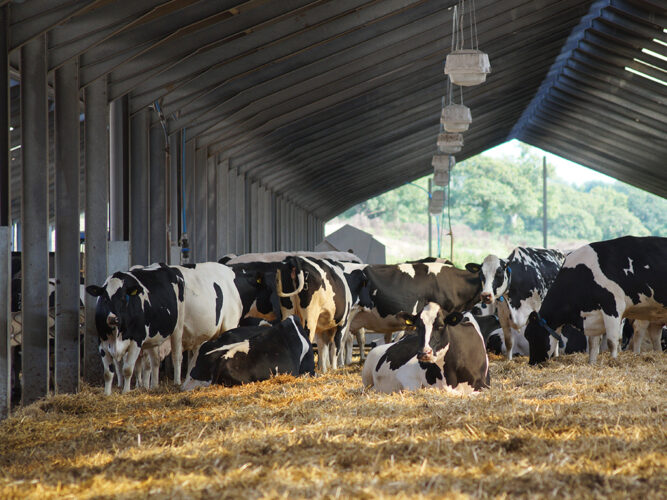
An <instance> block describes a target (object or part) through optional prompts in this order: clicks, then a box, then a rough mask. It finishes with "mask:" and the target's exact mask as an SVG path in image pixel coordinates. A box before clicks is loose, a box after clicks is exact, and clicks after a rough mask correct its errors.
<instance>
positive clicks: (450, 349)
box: [362, 302, 490, 392]
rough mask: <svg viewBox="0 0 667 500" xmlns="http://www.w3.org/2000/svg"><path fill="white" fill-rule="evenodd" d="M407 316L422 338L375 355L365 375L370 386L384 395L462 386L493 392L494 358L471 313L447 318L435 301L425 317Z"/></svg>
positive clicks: (412, 338)
mask: <svg viewBox="0 0 667 500" xmlns="http://www.w3.org/2000/svg"><path fill="white" fill-rule="evenodd" d="M401 315H402V316H403V317H404V318H405V320H406V321H407V322H408V323H409V324H414V325H415V326H416V329H417V335H412V336H407V337H405V338H403V339H402V340H400V341H399V342H394V343H391V344H385V345H381V346H378V347H376V348H374V349H373V350H371V352H370V353H369V354H368V358H367V359H366V363H365V364H364V368H363V370H362V382H363V383H364V386H366V387H373V388H374V389H375V390H377V391H380V392H394V391H400V390H416V389H419V388H421V387H434V388H443V387H445V386H449V387H451V388H454V389H455V388H457V387H458V386H459V385H461V384H468V385H469V386H470V387H471V388H472V389H473V390H480V389H482V388H485V387H488V385H489V382H490V378H489V359H488V356H487V355H486V350H485V347H484V340H483V339H482V335H481V333H480V331H479V327H478V326H477V323H476V322H475V319H474V318H473V316H472V315H471V314H469V313H466V314H463V313H460V312H455V313H450V314H448V315H445V313H444V311H443V310H442V308H441V307H440V306H439V305H438V304H435V303H433V302H430V303H428V304H427V305H426V306H425V307H424V309H423V310H422V311H421V313H420V314H419V315H411V314H406V313H402V314H401Z"/></svg>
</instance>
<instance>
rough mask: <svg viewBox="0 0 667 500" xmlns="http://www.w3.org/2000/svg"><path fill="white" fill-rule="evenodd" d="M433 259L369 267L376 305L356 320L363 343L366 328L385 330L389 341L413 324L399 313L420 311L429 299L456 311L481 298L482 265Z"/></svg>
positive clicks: (466, 307) (366, 271)
mask: <svg viewBox="0 0 667 500" xmlns="http://www.w3.org/2000/svg"><path fill="white" fill-rule="evenodd" d="M430 260H431V259H422V261H416V262H414V263H402V264H382V265H368V266H366V267H365V273H366V277H367V278H368V282H369V292H370V297H371V301H372V302H373V307H372V308H371V309H370V310H368V311H364V312H361V313H359V314H358V315H357V316H356V317H355V318H354V320H353V322H352V331H353V332H354V333H356V334H357V341H358V342H359V345H363V344H364V339H363V335H361V334H363V330H362V331H360V329H362V328H363V329H368V330H370V331H373V332H378V333H384V334H385V342H389V341H390V340H391V339H390V338H387V337H388V336H389V335H390V334H391V333H393V332H396V331H400V330H405V329H406V328H408V329H409V328H410V325H406V324H405V321H404V320H403V319H402V317H398V316H397V315H398V314H399V313H401V312H408V313H411V314H416V313H417V311H420V310H421V309H422V308H423V307H424V306H425V305H426V304H427V303H428V302H435V303H436V304H440V306H441V307H442V308H443V309H444V310H445V311H447V312H454V311H464V310H469V309H471V308H472V307H473V305H475V303H477V302H478V301H479V293H480V291H481V284H480V280H479V270H480V266H479V265H477V264H467V265H466V269H459V268H457V267H454V266H453V265H451V263H449V262H431V261H430Z"/></svg>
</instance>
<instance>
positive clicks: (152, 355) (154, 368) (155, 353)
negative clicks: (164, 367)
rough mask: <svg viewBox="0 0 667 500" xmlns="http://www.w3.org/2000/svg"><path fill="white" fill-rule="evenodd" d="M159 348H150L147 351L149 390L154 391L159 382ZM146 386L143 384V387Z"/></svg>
mask: <svg viewBox="0 0 667 500" xmlns="http://www.w3.org/2000/svg"><path fill="white" fill-rule="evenodd" d="M159 349H160V347H159V346H156V347H151V348H150V349H149V350H148V359H149V360H150V368H151V371H150V378H151V381H150V388H151V389H155V388H156V387H157V386H158V383H159V382H160V352H159ZM145 385H146V382H144V386H145Z"/></svg>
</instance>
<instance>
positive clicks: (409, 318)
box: [396, 311, 417, 326]
mask: <svg viewBox="0 0 667 500" xmlns="http://www.w3.org/2000/svg"><path fill="white" fill-rule="evenodd" d="M396 317H397V318H398V319H399V320H400V321H402V322H403V323H405V324H406V325H410V326H413V325H414V324H415V322H416V321H417V316H415V315H413V314H410V313H407V312H403V311H401V312H400V313H398V314H397V315H396Z"/></svg>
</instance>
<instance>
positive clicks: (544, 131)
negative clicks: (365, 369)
mask: <svg viewBox="0 0 667 500" xmlns="http://www.w3.org/2000/svg"><path fill="white" fill-rule="evenodd" d="M455 15H456V16H461V17H460V18H458V17H457V18H456V19H460V20H461V21H462V22H460V23H456V22H453V21H454V19H455ZM0 34H1V35H0V57H1V58H2V59H0V96H1V97H0V130H2V131H3V132H4V133H2V134H0V415H1V416H2V417H1V418H2V419H5V420H3V421H2V422H0V435H1V436H2V439H1V442H2V444H0V449H1V450H2V453H1V454H0V456H1V457H2V458H0V460H1V461H2V466H3V471H7V472H3V475H2V477H0V492H2V493H1V496H2V497H3V498H14V497H15V498H25V497H28V496H33V497H34V496H38V495H47V496H52V497H55V496H62V495H65V494H67V495H71V496H106V495H109V496H138V495H141V496H148V495H152V496H164V497H173V496H183V497H207V496H221V495H223V494H224V492H225V491H227V492H228V493H227V495H228V496H241V495H243V496H252V497H265V496H269V497H275V496H313V495H316V496H327V497H337V496H341V495H343V496H364V497H369V498H370V497H376V496H378V497H379V496H407V495H415V496H417V495H422V496H439V497H442V496H444V495H451V496H459V495H460V496H491V495H493V496H501V495H510V494H517V495H523V496H528V495H530V494H531V493H534V494H537V495H541V496H548V495H558V494H559V495H572V496H593V495H605V496H608V495H614V494H619V492H627V491H632V492H633V494H635V495H636V496H643V495H648V496H649V497H651V496H654V497H662V496H664V495H665V494H666V493H667V483H666V482H665V479H664V467H665V465H667V452H666V451H665V449H666V446H667V436H666V435H665V431H664V429H665V428H667V426H666V425H665V424H666V423H667V420H666V416H665V412H664V407H665V399H664V391H663V390H662V389H661V388H662V387H664V384H665V373H667V370H666V369H665V359H664V356H660V355H658V354H652V353H650V354H644V355H635V356H634V357H632V359H628V362H627V363H624V362H618V363H617V362H616V361H615V360H613V361H610V362H609V364H608V365H605V366H604V367H601V368H599V369H598V370H597V371H596V370H595V367H588V366H586V365H585V364H584V363H583V358H579V357H577V356H574V357H572V358H570V359H569V360H555V361H550V362H549V363H548V364H547V365H546V367H545V368H543V369H542V370H543V371H540V372H536V370H538V369H536V368H531V367H528V366H527V365H525V364H524V363H522V362H517V363H515V364H507V363H504V362H500V361H498V363H495V364H494V365H493V366H492V376H494V377H495V378H496V380H497V383H496V384H495V385H494V386H492V388H491V389H490V390H489V391H488V392H486V393H484V394H482V395H480V396H479V397H477V398H469V399H465V398H461V397H459V396H457V395H450V394H432V393H427V394H423V393H422V392H423V391H422V392H418V393H416V394H410V395H405V394H399V395H386V396H385V395H383V396H379V395H374V394H369V393H367V392H366V391H364V389H363V388H362V387H361V385H360V383H359V370H358V367H357V368H356V369H355V368H354V367H347V368H345V369H344V370H341V371H340V372H335V373H332V374H327V375H326V376H323V377H318V378H315V379H312V380H308V379H298V380H297V379H291V378H289V377H287V376H281V377H277V378H276V379H275V381H270V382H269V383H268V384H265V385H262V384H250V385H248V386H243V387H241V388H238V389H233V390H225V389H215V390H213V389H212V390H211V391H210V392H197V393H195V394H194V395H189V396H184V395H181V394H180V393H178V392H177V391H176V390H175V389H173V388H172V387H167V386H163V385H161V386H160V388H159V389H158V390H156V391H152V392H149V391H143V392H142V391H138V392H136V393H134V392H133V393H131V394H126V395H122V396H121V395H120V394H114V395H113V396H111V397H110V398H108V399H103V398H102V397H101V381H102V363H101V361H100V356H99V351H98V334H97V330H96V327H95V320H94V317H95V299H94V298H93V297H91V296H86V297H85V299H84V308H83V318H80V303H79V301H80V286H81V285H90V284H101V283H102V282H104V280H105V279H106V277H107V276H108V275H109V274H111V273H112V272H114V271H116V270H121V269H127V268H129V267H130V266H133V265H148V264H150V263H153V262H165V263H168V264H178V263H184V262H187V263H202V262H207V261H217V260H218V259H219V258H221V257H222V256H224V255H226V254H230V253H235V254H245V253H249V252H270V251H280V250H282V251H296V250H314V249H315V247H316V246H317V245H318V244H320V243H321V242H322V241H323V239H324V224H325V222H326V221H328V220H329V219H331V218H332V217H334V216H336V215H337V214H339V213H341V212H342V211H343V210H345V209H347V208H349V207H351V206H353V205H355V204H357V203H359V202H361V201H363V200H366V199H368V198H370V197H373V196H375V195H377V194H380V193H383V192H385V191H387V190H389V189H392V188H394V187H397V186H400V185H402V184H404V183H405V182H409V181H411V180H414V179H416V178H419V177H422V176H424V175H426V174H428V173H429V172H432V169H433V167H432V163H431V162H432V158H433V156H434V155H435V154H437V153H438V146H437V139H438V136H439V134H440V133H441V123H440V118H441V112H442V107H443V102H444V97H445V96H447V95H451V91H450V90H448V87H447V84H446V81H447V80H446V79H445V75H444V72H443V70H444V66H445V58H446V56H447V54H448V53H449V52H451V51H452V49H453V48H455V45H456V44H461V45H463V46H464V47H473V48H479V49H480V50H483V51H484V52H485V53H486V54H488V58H489V61H490V64H491V72H490V73H489V74H488V75H487V77H486V81H485V82H484V83H483V84H480V85H477V86H473V87H465V90H464V94H465V104H466V105H467V106H468V107H469V108H470V109H471V111H472V115H473V120H472V123H471V124H470V128H469V129H468V131H467V132H465V133H464V140H465V144H464V145H463V146H462V149H461V151H460V152H458V153H456V154H457V159H458V160H459V161H461V160H464V159H466V158H469V157H472V156H474V155H476V154H478V153H481V152H483V151H485V150H487V149H489V148H491V147H494V146H496V145H499V144H501V143H503V142H505V141H507V140H509V139H519V140H521V141H523V142H525V143H528V144H531V145H534V146H537V147H540V148H542V149H544V150H546V151H550V152H552V153H555V154H558V155H559V156H562V157H564V158H567V159H569V160H572V161H574V162H577V163H580V164H582V165H585V166H588V167H590V168H593V169H595V170H597V171H599V172H602V173H605V174H607V175H610V176H612V177H614V178H616V179H619V180H621V181H623V182H627V183H629V184H632V185H634V186H637V187H639V188H641V189H644V190H646V191H649V192H652V193H654V194H656V195H659V196H662V197H667V169H666V168H665V160H664V158H665V157H666V156H667V113H666V112H665V110H666V107H665V85H667V76H666V75H667V62H666V61H667V57H666V56H665V54H666V49H665V47H666V46H667V8H666V6H665V4H664V2H663V1H661V0H586V1H575V0H537V1H525V0H499V1H497V0H465V1H456V0H403V1H395V0H336V1H333V0H285V1H280V2H277V1H274V2H267V1H266V0H246V1H234V0H134V1H128V0H113V1H109V0H0ZM19 252H20V253H19ZM15 265H16V266H18V269H20V282H19V285H18V286H19V289H20V292H21V311H20V320H21V324H22V339H21V340H20V347H21V358H20V359H16V358H14V359H13V356H12V341H11V337H12V336H11V323H12V317H13V316H12V310H11V307H10V306H11V304H12V294H13V293H16V290H14V291H12V286H11V284H12V281H13V278H14V277H15V276H16V275H17V274H16V272H17V269H14V267H15ZM49 278H51V279H52V280H53V284H54V286H55V304H54V309H53V311H52V313H53V314H52V316H53V322H54V328H53V329H54V339H53V340H50V339H49V335H48V331H49ZM82 320H83V321H82ZM630 357H631V353H628V358H630ZM628 367H632V368H628ZM17 368H20V380H21V385H22V391H21V400H20V401H15V402H14V403H15V404H14V407H13V408H12V401H11V399H12V397H11V392H12V379H14V380H17V379H18V377H19V373H18V371H19V370H17ZM355 370H356V371H355ZM628 370H633V373H632V374H630V373H629V372H628ZM639 400H640V401H641V403H639V402H638V401H639ZM572 405H574V406H572ZM337 412H340V418H337V415H339V414H338V413H337ZM169 415H173V419H171V420H170V417H169ZM422 430H423V432H422ZM101 435H104V436H106V437H105V438H104V439H98V438H99V436H101ZM202 450H204V451H202ZM235 450H236V451H235ZM236 452H238V453H236Z"/></svg>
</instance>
